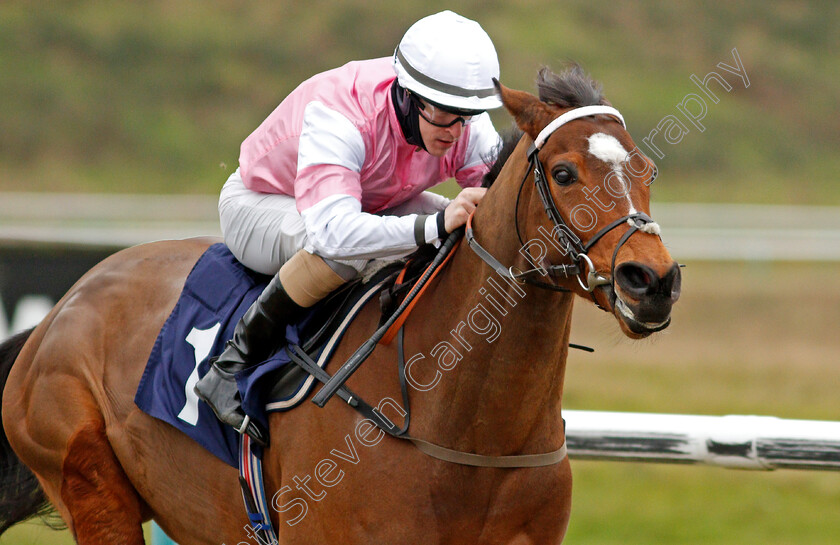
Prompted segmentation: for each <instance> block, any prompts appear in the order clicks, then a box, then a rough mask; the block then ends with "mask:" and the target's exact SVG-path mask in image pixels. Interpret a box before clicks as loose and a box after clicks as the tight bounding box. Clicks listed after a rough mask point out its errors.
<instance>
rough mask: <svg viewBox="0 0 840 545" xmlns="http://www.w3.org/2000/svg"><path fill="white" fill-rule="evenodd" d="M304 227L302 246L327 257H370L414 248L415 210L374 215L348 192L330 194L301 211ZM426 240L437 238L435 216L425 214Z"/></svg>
mask: <svg viewBox="0 0 840 545" xmlns="http://www.w3.org/2000/svg"><path fill="white" fill-rule="evenodd" d="M301 217H302V218H303V224H304V226H305V228H306V235H307V242H306V246H305V247H304V249H305V250H306V251H308V252H311V253H314V254H316V255H319V256H321V257H324V258H327V259H360V258H365V259H371V258H375V257H386V256H399V255H405V254H407V253H410V252H412V251H414V250H415V249H416V248H417V243H416V242H415V239H414V222H415V221H416V220H417V214H409V215H407V216H377V215H375V214H368V213H365V212H362V205H361V203H360V202H359V201H358V200H356V199H355V198H353V197H351V196H350V195H331V196H329V197H327V198H325V199H323V200H321V201H319V202H318V203H317V204H315V205H313V206H311V207H309V208H307V209H306V210H304V211H302V212H301ZM424 233H425V236H426V242H432V241H434V240H437V226H436V224H435V217H434V216H429V217H428V218H426V223H425V225H424Z"/></svg>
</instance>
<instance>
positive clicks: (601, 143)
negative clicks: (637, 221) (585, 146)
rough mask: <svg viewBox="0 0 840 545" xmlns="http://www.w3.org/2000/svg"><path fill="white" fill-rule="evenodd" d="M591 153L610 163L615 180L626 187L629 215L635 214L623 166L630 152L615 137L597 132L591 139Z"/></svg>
mask: <svg viewBox="0 0 840 545" xmlns="http://www.w3.org/2000/svg"><path fill="white" fill-rule="evenodd" d="M589 153H591V154H592V155H594V156H595V157H597V158H598V159H600V160H601V161H604V162H605V163H608V164H609V165H610V166H611V167H612V170H613V172H614V173H615V178H618V179H619V180H620V181H621V183H622V185H623V186H624V191H625V193H626V195H627V204H628V206H629V207H630V212H629V213H630V214H635V213H636V212H637V210H636V208H635V207H634V206H633V201H632V200H630V183H629V182H628V181H627V178H625V176H624V169H623V168H622V166H621V164H622V163H623V162H624V161H625V160H626V159H627V155H628V154H629V152H628V151H627V150H626V149H624V146H622V145H621V142H619V141H618V140H617V139H616V138H615V137H614V136H610V135H609V134H604V133H602V132H596V133H595V134H593V135H592V136H590V137H589ZM604 183H605V184H606V180H604ZM605 189H606V188H605Z"/></svg>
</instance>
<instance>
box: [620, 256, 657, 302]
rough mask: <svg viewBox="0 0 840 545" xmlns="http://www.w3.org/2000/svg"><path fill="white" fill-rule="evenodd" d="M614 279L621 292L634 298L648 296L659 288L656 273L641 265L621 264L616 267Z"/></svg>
mask: <svg viewBox="0 0 840 545" xmlns="http://www.w3.org/2000/svg"><path fill="white" fill-rule="evenodd" d="M615 279H616V282H617V283H618V285H619V286H620V287H621V289H622V290H624V291H626V292H627V293H629V294H630V295H633V296H635V297H641V296H644V295H650V294H652V293H653V292H655V291H656V290H657V289H658V287H659V279H658V278H657V276H656V273H654V272H653V270H652V269H651V268H650V267H647V266H646V265H642V264H641V263H632V262H631V263H622V264H621V265H619V266H618V267H616V271H615Z"/></svg>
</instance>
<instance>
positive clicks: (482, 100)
mask: <svg viewBox="0 0 840 545" xmlns="http://www.w3.org/2000/svg"><path fill="white" fill-rule="evenodd" d="M394 69H395V70H396V72H397V80H398V81H399V84H400V85H401V86H402V87H404V88H406V89H408V90H409V91H413V92H414V93H416V94H418V95H420V96H422V97H423V98H426V99H428V100H430V101H432V102H434V103H437V104H439V105H441V106H444V107H446V106H448V107H450V108H453V109H456V110H476V111H480V110H490V109H493V108H499V107H501V106H502V101H501V100H500V99H499V97H498V96H497V95H496V89H495V88H494V87H493V78H496V79H499V58H498V57H497V56H496V48H495V47H493V42H492V41H491V40H490V36H488V35H487V33H486V32H484V29H483V28H481V25H479V24H478V23H476V22H475V21H471V20H470V19H467V18H466V17H462V16H460V15H458V14H457V13H454V12H452V11H449V10H447V11H442V12H440V13H436V14H434V15H429V16H428V17H424V18H423V19H420V20H419V21H417V22H416V23H414V24H413V25H411V27H410V28H409V29H408V30H407V31H406V33H405V36H403V39H402V40H401V41H400V45H399V46H397V49H396V51H395V52H394Z"/></svg>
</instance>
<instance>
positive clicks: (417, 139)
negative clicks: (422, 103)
mask: <svg viewBox="0 0 840 545" xmlns="http://www.w3.org/2000/svg"><path fill="white" fill-rule="evenodd" d="M391 101H392V102H393V103H394V111H395V112H396V113H397V121H399V123H400V129H401V130H402V134H403V137H404V138H405V141H406V142H408V143H409V144H411V145H412V146H417V147H420V148H423V149H424V150H426V145H425V144H424V143H423V135H421V134H420V111H419V110H418V109H417V103H416V102H414V101H413V100H411V97H410V96H409V95H408V90H407V89H405V88H404V87H402V86H401V85H400V84H399V83H398V82H397V80H394V83H393V84H392V85H391ZM426 151H428V150H426Z"/></svg>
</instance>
